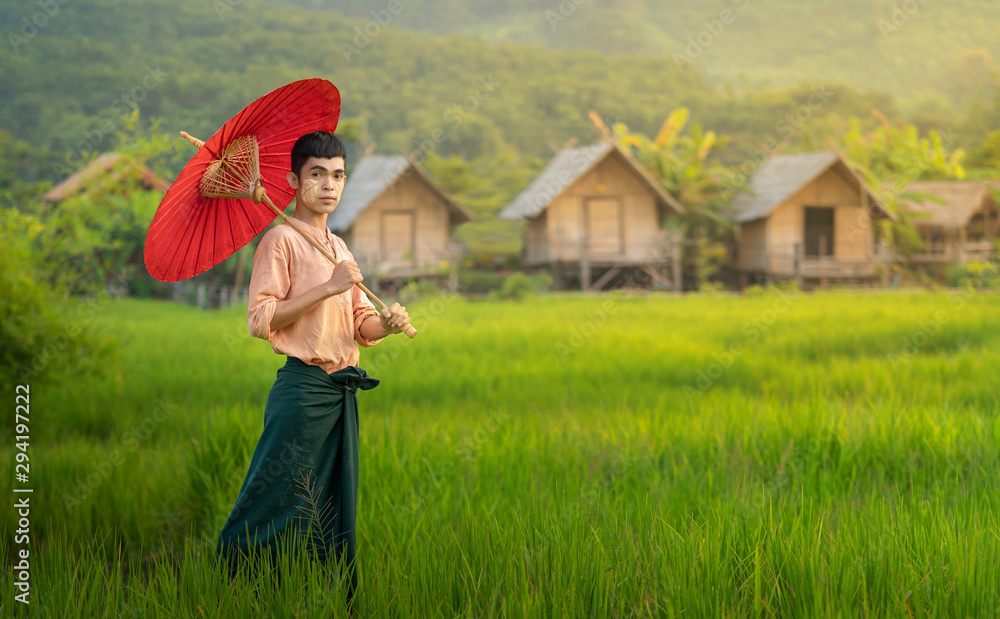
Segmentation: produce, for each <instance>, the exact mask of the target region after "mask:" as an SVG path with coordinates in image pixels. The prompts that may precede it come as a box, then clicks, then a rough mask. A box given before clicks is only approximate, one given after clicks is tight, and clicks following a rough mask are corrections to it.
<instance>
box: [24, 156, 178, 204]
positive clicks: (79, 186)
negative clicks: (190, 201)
mask: <svg viewBox="0 0 1000 619" xmlns="http://www.w3.org/2000/svg"><path fill="white" fill-rule="evenodd" d="M121 158H122V156H121V154H120V153H104V154H103V155H101V156H100V157H98V158H97V159H94V160H93V161H91V162H90V163H88V164H87V165H85V166H83V167H82V168H80V169H79V170H77V171H76V172H74V173H73V174H70V175H69V176H68V177H66V180H64V181H63V182H61V183H59V184H58V185H56V186H55V187H53V188H52V189H49V190H48V191H46V192H45V195H43V196H42V200H44V201H46V202H62V201H63V200H65V199H66V198H69V197H70V196H72V195H74V194H76V193H79V192H81V191H85V190H86V187H87V185H88V184H89V183H90V182H91V181H93V180H95V179H97V178H98V177H100V175H102V174H109V175H111V177H110V178H109V179H107V180H108V182H110V183H115V182H116V181H118V180H119V179H120V178H121V177H123V176H126V175H127V174H129V173H131V172H132V170H129V169H121V168H119V169H117V170H116V169H115V166H116V164H117V163H118V162H119V161H121ZM138 173H139V179H140V182H141V183H142V187H143V189H146V190H147V191H159V192H162V193H166V191H167V189H169V188H170V183H168V182H167V181H165V180H163V179H162V178H160V177H159V176H157V175H156V173H155V172H153V171H152V170H150V169H149V168H147V167H146V166H138Z"/></svg>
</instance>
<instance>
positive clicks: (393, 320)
mask: <svg viewBox="0 0 1000 619" xmlns="http://www.w3.org/2000/svg"><path fill="white" fill-rule="evenodd" d="M378 319H379V321H380V322H381V323H382V328H383V329H385V330H386V332H387V333H402V332H403V329H405V328H406V325H408V324H410V315H409V314H407V313H406V308H405V307H403V306H402V305H400V304H399V303H393V304H392V305H391V306H389V307H388V308H386V309H384V310H382V313H381V314H379V315H378Z"/></svg>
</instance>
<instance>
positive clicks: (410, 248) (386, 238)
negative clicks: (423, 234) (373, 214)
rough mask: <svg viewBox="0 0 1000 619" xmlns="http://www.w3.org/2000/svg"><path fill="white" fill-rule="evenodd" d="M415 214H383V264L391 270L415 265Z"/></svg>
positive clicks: (405, 212) (390, 212)
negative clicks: (396, 267)
mask: <svg viewBox="0 0 1000 619" xmlns="http://www.w3.org/2000/svg"><path fill="white" fill-rule="evenodd" d="M413 224H414V214H413V211H384V212H383V213H382V247H381V248H380V249H381V250H382V251H381V254H382V262H384V263H385V264H386V265H388V266H389V267H390V268H391V267H394V266H412V265H413V264H414V258H415V256H414V245H415V238H414V234H415V230H414V225H413Z"/></svg>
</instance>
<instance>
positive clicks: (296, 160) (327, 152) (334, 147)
mask: <svg viewBox="0 0 1000 619" xmlns="http://www.w3.org/2000/svg"><path fill="white" fill-rule="evenodd" d="M310 157H317V158H319V159H333V158H334V157H343V158H344V164H345V165H346V164H347V147H346V146H344V143H343V142H341V141H340V138H338V137H337V136H335V135H333V134H332V133H329V132H327V131H313V132H312V133H307V134H305V135H303V136H302V137H300V138H299V139H298V140H295V146H293V147H292V174H294V175H295V176H296V178H298V177H299V176H300V175H299V172H301V171H302V166H304V165H305V164H306V161H308V160H309V158H310Z"/></svg>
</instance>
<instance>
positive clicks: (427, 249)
mask: <svg viewBox="0 0 1000 619" xmlns="http://www.w3.org/2000/svg"><path fill="white" fill-rule="evenodd" d="M472 219H474V216H473V214H472V213H471V212H469V210H468V209H466V208H465V207H464V206H462V205H461V204H459V203H457V202H455V200H453V199H452V198H451V196H449V195H448V194H447V192H445V191H444V190H443V189H442V188H441V187H439V186H438V185H437V184H436V183H434V181H433V180H431V178H430V177H429V176H428V175H427V173H426V172H425V171H424V170H423V168H422V167H421V166H420V165H419V164H418V163H416V162H414V161H410V160H408V159H407V158H406V157H403V156H398V155H397V156H381V155H372V156H369V157H365V158H364V159H362V160H361V161H359V162H358V164H357V166H355V168H354V169H353V170H351V172H350V174H349V175H348V177H347V184H346V185H345V187H344V193H343V195H342V196H341V198H340V202H339V203H338V204H337V208H336V209H335V210H334V211H333V213H332V214H331V215H330V217H329V219H328V220H327V226H329V228H330V229H331V230H332V231H334V232H336V233H337V234H338V235H340V236H341V237H342V238H343V239H344V241H345V242H346V243H347V246H348V247H350V248H351V252H352V253H353V254H354V257H355V259H356V260H357V262H358V264H359V265H360V266H361V267H362V269H363V270H364V272H365V273H372V274H375V275H376V276H378V277H380V278H382V279H388V280H402V279H405V278H407V277H411V276H424V275H434V274H436V273H439V272H441V270H442V266H449V265H450V263H451V261H453V260H454V259H455V258H456V255H457V249H456V246H455V244H454V243H453V242H452V238H451V229H452V227H453V226H456V225H458V224H461V223H464V222H467V221H471V220H472Z"/></svg>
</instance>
